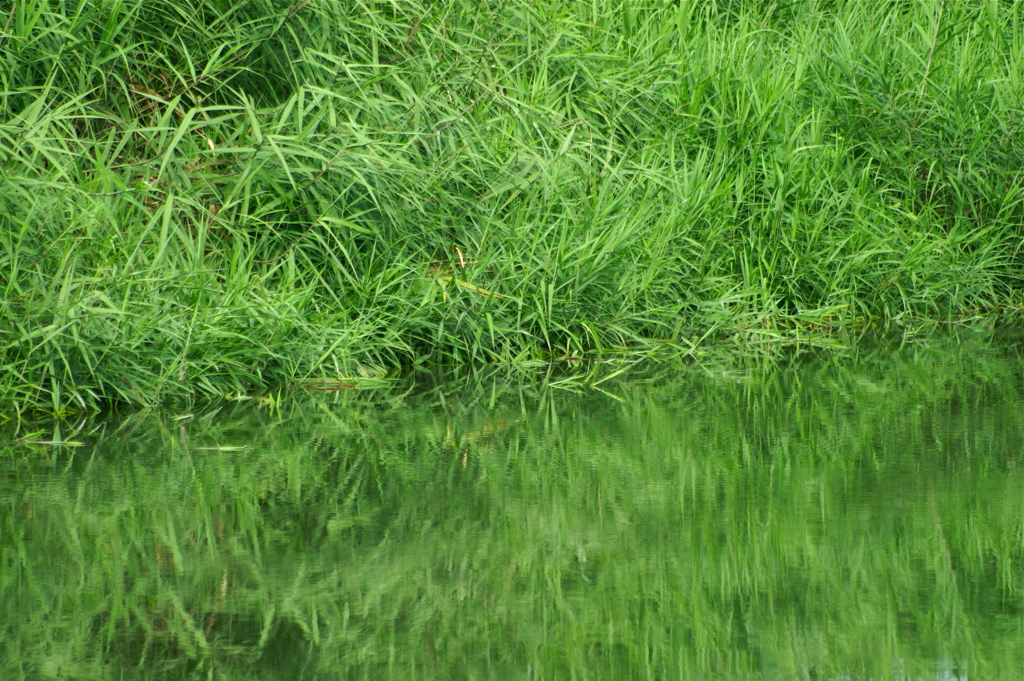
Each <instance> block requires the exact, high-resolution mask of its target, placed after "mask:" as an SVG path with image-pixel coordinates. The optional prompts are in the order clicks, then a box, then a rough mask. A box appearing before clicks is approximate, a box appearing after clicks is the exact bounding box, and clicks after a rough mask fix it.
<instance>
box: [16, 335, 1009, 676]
mask: <svg viewBox="0 0 1024 681" xmlns="http://www.w3.org/2000/svg"><path fill="white" fill-rule="evenodd" d="M1019 369H1020V362H1019V358H1018V357H1017V356H1016V355H1015V354H1013V351H1012V350H1008V349H1005V348H1004V349H1003V350H999V349H994V348H990V347H984V346H983V347H979V346H976V345H972V344H967V345H957V344H950V345H949V346H948V347H944V348H943V349H941V350H930V349H925V348H923V347H917V348H914V349H907V350H903V351H900V352H882V351H879V352H877V353H867V354H866V355H864V356H859V357H845V358H840V357H838V356H835V355H831V356H825V355H823V356H812V357H810V358H803V359H798V360H794V361H792V362H790V363H772V364H770V365H766V366H760V365H758V363H757V362H756V361H751V362H748V363H742V362H736V361H733V362H731V363H728V364H722V365H716V364H714V363H707V362H706V363H705V364H704V365H703V366H701V367H696V368H694V367H691V368H676V369H675V370H673V371H672V372H667V371H664V370H662V371H661V373H659V374H656V375H654V374H644V373H633V374H625V375H624V376H622V377H620V378H619V379H617V380H615V381H609V382H607V383H604V384H603V385H602V387H603V388H605V389H607V391H608V392H609V393H611V394H612V396H614V397H615V398H617V399H613V397H612V396H609V395H605V394H601V393H574V392H570V391H566V390H554V389H551V388H550V387H549V384H545V382H544V381H541V380H537V381H535V382H533V383H531V384H528V385H522V384H521V383H520V382H519V381H518V380H512V379H509V378H508V377H507V376H503V375H502V374H500V373H499V374H491V375H487V376H484V377H481V376H474V377H470V378H463V379H462V380H458V379H456V380H452V381H449V382H442V383H438V384H437V385H438V386H439V387H433V388H424V387H423V386H422V384H421V385H420V386H419V387H417V388H415V389H414V390H411V391H410V392H408V393H400V392H399V391H394V390H393V391H390V392H387V391H382V392H379V393H375V392H355V393H353V392H349V393H339V394H337V395H336V396H317V397H316V398H307V397H303V396H299V395H295V396H292V397H290V398H286V399H284V400H283V402H282V403H281V404H280V405H279V407H280V408H279V409H276V410H274V411H272V412H268V410H267V409H262V408H260V407H259V406H258V405H255V404H253V403H248V404H245V405H238V406H237V407H236V408H235V409H234V410H230V409H225V410H223V411H220V412H219V413H217V414H215V415H210V416H202V415H201V412H199V411H196V413H197V417H196V418H193V419H187V420H181V421H176V420H175V419H174V415H173V414H163V415H162V414H159V413H152V412H151V413H145V414H140V415H136V416H133V417H132V418H130V419H128V420H127V421H125V422H123V423H119V422H117V421H115V420H109V421H107V422H105V423H104V424H103V425H102V427H100V428H99V429H97V430H95V431H94V432H92V434H91V435H82V434H79V435H78V436H77V437H78V439H80V440H84V441H85V446H84V447H79V448H76V449H62V448H59V447H48V448H47V447H41V446H27V445H18V444H15V445H10V446H9V447H7V449H6V452H5V454H4V457H5V458H4V462H5V463H4V470H5V475H4V477H3V480H2V482H0V508H2V509H3V511H2V513H0V519H2V527H0V546H2V554H0V555H2V561H3V562H2V569H0V604H2V610H0V651H2V654H0V677H2V678H26V679H28V678H32V679H35V678H58V677H59V678H77V679H92V678H95V679H108V678H109V679H115V678H117V679H120V678H218V679H242V678H282V679H283V678H310V679H319V678H323V679H328V678H330V679H335V678H346V679H380V678H402V679H406V678H410V679H459V678H465V679H516V678H522V679H527V678H529V679H569V678H575V679H613V678H614V679H622V678H644V679H647V678H649V679H666V678H683V679H702V678H703V679H711V678H727V679H751V678H753V679H861V678H864V679H867V678H871V679H888V678H894V679H895V678H906V679H918V678H920V679H937V678H954V677H958V676H959V677H969V678H972V679H1010V678H1019V676H1020V673H1021V669H1022V668H1024V655H1022V653H1024V646H1022V641H1024V629H1022V617H1024V610H1022V607H1021V598H1022V593H1021V585H1020V579H1021V574H1022V572H1021V568H1022V563H1024V561H1022V554H1024V552H1022V537H1024V531H1022V530H1024V528H1022V521H1024V497H1022V495H1021V489H1022V483H1024V479H1022V475H1021V470H1020V463H1019V462H1020V452H1021V442H1022V436H1024V428H1022V425H1024V424H1022V411H1021V400H1020V398H1019V390H1020V372H1019ZM549 383H550V382H549ZM562 384H563V385H565V382H564V381H563V383H562ZM94 427H95V425H90V426H89V427H88V428H86V429H85V431H84V432H86V433H88V431H90V430H92V429H93V428H94ZM18 436H19V434H18V433H11V432H8V437H6V438H5V440H8V441H10V440H14V439H16V438H17V437H18ZM37 439H48V438H37ZM52 439H53V440H56V441H59V438H52ZM240 445H247V446H246V448H245V449H240V450H238V449H232V448H231V447H233V446H240ZM202 447H213V448H212V449H201V448H202Z"/></svg>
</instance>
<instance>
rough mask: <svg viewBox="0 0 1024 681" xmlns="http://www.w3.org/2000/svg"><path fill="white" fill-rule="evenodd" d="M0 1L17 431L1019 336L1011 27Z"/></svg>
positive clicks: (996, 11) (7, 390)
mask: <svg viewBox="0 0 1024 681" xmlns="http://www.w3.org/2000/svg"><path fill="white" fill-rule="evenodd" d="M0 7H5V8H6V11H3V13H2V14H0V26H2V33H0V90H2V95H3V96H2V97H0V289H2V290H0V366H2V369H3V370H2V371H0V400H2V401H3V402H5V403H6V404H9V405H11V404H13V405H15V406H16V407H17V408H18V409H41V410H46V411H50V412H58V413H59V412H62V411H66V410H69V409H85V408H93V407H96V406H97V405H100V404H102V403H110V402H129V403H134V404H140V405H151V404H155V403H158V402H160V401H162V400H167V399H171V398H181V397H190V396H194V395H199V394H208V395H216V394H224V393H227V392H229V391H234V392H244V391H251V390H254V389H261V388H265V387H268V386H284V385H296V384H303V383H308V382H316V381H319V382H324V384H330V383H331V382H334V383H335V384H336V383H337V382H339V381H344V380H347V379H350V378H351V377H353V376H359V375H361V374H367V373H370V374H377V373H379V372H380V371H381V370H390V369H391V368H395V367H399V366H409V365H412V364H416V363H422V362H433V363H467V362H474V363H475V362H498V363H507V364H517V363H519V364H521V363H523V362H525V361H528V360H530V361H532V360H538V359H540V360H552V359H558V358H566V357H583V356H587V357H595V356H599V355H604V354H607V353H609V352H616V353H631V354H638V355H654V354H658V353H686V352H691V351H692V350H693V349H694V348H695V347H699V346H700V345H701V344H702V343H707V342H710V341H712V340H721V339H724V338H737V339H740V340H749V339H755V340H765V339H768V340H773V339H774V340H779V339H796V338H807V337H809V336H810V337H816V338H827V337H829V336H830V335H835V334H837V333H843V332H846V331H848V330H851V329H856V328H859V327H862V326H865V325H868V324H874V323H879V324H891V323H899V322H907V321H920V320H932V321H943V322H963V321H971V320H975V319H977V318H979V317H984V318H986V319H989V318H993V315H995V316H1000V315H1002V316H1003V317H1004V318H1005V316H1006V315H1007V313H1009V314H1011V315H1012V317H1013V318H1014V319H1019V313H1020V310H1021V306H1022V302H1024V299H1022V281H1021V275H1020V273H1021V271H1022V270H1021V268H1022V266H1024V262H1022V257H1024V253H1022V237H1021V231H1020V225H1021V224H1024V193H1022V192H1024V190H1022V185H1021V172H1022V169H1021V167H1020V159H1021V158H1022V157H1024V128H1022V120H1021V116H1022V114H1021V112H1022V111H1024V98H1022V93H1024V42H1022V41H1024V38H1022V36H1024V3H1022V2H1020V1H1019V0H1014V1H1011V2H1007V1H997V0H985V1H983V2H977V1H974V0H970V1H968V0H945V1H935V2H915V3H904V2H857V1H848V2H824V1H818V0H792V1H788V0H787V1H780V2H762V1H761V0H750V1H743V0H732V1H728V0H717V1H711V2H706V3H697V2H688V1H685V0H684V1H683V2H663V1H662V0H595V1H594V2H559V1H556V0H541V1H540V2H531V3H521V2H506V1H505V0H478V1H474V2H460V1H458V0H440V1H431V2H426V1H423V2H419V1H412V0H410V1H408V2H397V1H389V0H350V1H346V2H331V1H323V2H321V1H316V2H310V1H309V0H293V1H292V2H286V1H284V0H251V1H249V2H242V3H240V2H235V1H234V0H206V1H204V2H193V1H190V0H123V1H117V2H89V1H87V0H50V1H48V2H19V1H17V0H15V1H13V2H7V3H3V4H0Z"/></svg>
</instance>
